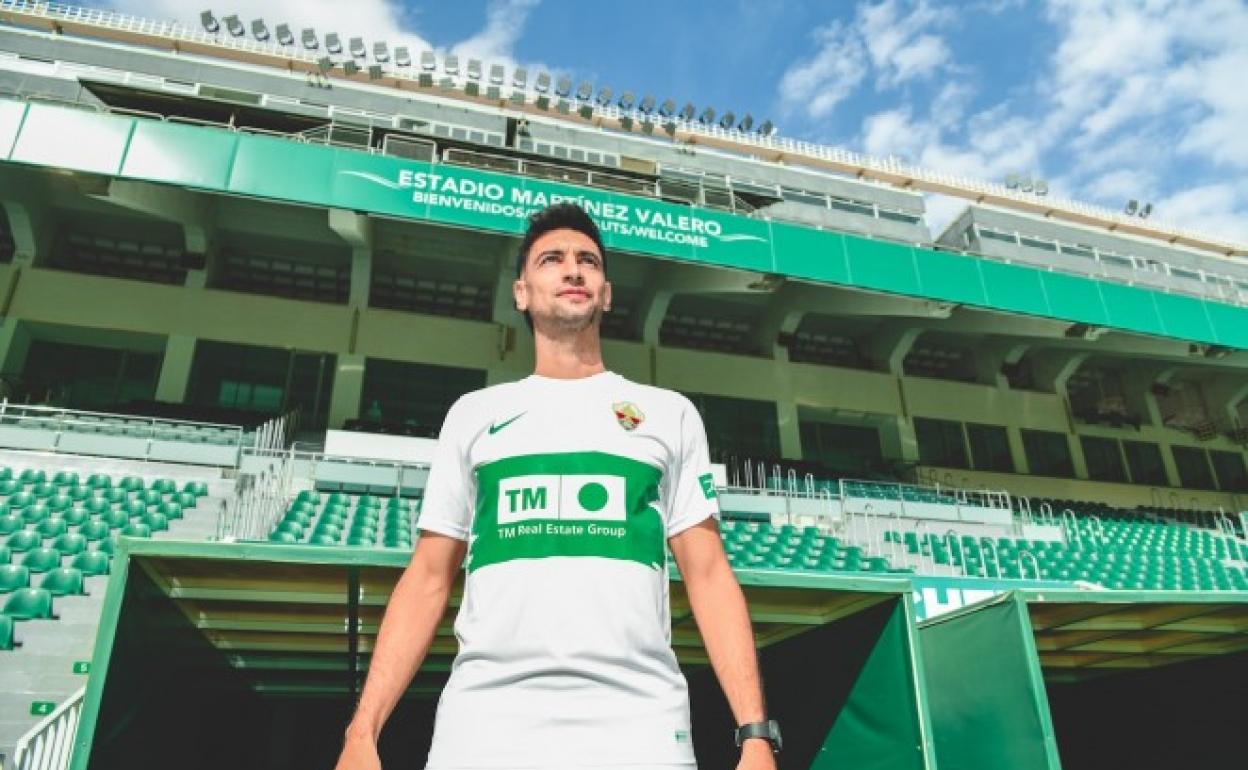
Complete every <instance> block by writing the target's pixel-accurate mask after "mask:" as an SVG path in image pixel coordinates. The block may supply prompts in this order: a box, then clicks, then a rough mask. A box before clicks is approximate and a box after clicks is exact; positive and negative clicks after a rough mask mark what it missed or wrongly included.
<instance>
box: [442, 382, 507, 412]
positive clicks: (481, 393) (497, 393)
mask: <svg viewBox="0 0 1248 770" xmlns="http://www.w3.org/2000/svg"><path fill="white" fill-rule="evenodd" d="M515 387H516V383H515V382H500V383H498V384H496V385H487V386H486V387H484V388H478V389H477V390H470V391H468V392H467V393H464V394H463V395H461V396H460V397H459V398H457V399H455V401H454V403H452V404H451V409H450V411H451V413H454V414H456V415H463V416H469V415H475V414H479V413H480V412H481V411H482V410H488V409H489V408H491V407H493V406H494V405H496V404H498V403H499V399H500V398H505V397H507V396H508V395H509V393H510V392H512V391H513V390H514V388H515Z"/></svg>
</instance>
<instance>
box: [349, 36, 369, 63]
mask: <svg viewBox="0 0 1248 770" xmlns="http://www.w3.org/2000/svg"><path fill="white" fill-rule="evenodd" d="M348 46H349V48H350V51H351V56H352V57H353V58H356V59H363V58H366V57H367V56H368V49H367V48H365V47H364V38H362V37H353V38H351V41H350V42H349V43H348Z"/></svg>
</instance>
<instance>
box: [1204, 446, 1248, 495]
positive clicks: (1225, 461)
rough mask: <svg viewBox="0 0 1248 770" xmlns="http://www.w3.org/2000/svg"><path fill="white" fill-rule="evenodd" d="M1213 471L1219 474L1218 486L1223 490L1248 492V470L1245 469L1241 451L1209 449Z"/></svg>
mask: <svg viewBox="0 0 1248 770" xmlns="http://www.w3.org/2000/svg"><path fill="white" fill-rule="evenodd" d="M1209 459H1210V460H1211V461H1212V462H1213V471H1214V473H1216V474H1217V476H1218V487H1219V488H1220V489H1221V490H1222V491H1223V492H1248V472H1245V471H1244V456H1243V455H1242V454H1240V453H1239V452H1219V451H1217V450H1216V449H1210V450H1209Z"/></svg>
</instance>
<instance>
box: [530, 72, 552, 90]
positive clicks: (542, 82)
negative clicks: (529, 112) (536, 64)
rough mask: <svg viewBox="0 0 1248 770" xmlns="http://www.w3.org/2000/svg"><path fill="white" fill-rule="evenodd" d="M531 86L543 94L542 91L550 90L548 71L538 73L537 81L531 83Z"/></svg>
mask: <svg viewBox="0 0 1248 770" xmlns="http://www.w3.org/2000/svg"><path fill="white" fill-rule="evenodd" d="M533 88H535V89H536V90H537V92H538V93H539V94H544V93H547V92H549V91H550V73H549V72H541V73H538V76H537V82H536V83H534V84H533Z"/></svg>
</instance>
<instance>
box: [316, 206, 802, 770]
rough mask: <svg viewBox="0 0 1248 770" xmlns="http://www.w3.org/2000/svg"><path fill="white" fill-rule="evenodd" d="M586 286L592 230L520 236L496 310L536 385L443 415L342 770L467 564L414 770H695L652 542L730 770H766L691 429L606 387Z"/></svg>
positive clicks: (594, 246)
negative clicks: (688, 626) (706, 676)
mask: <svg viewBox="0 0 1248 770" xmlns="http://www.w3.org/2000/svg"><path fill="white" fill-rule="evenodd" d="M605 267H606V261H605V254H604V250H603V246H602V239H601V236H600V235H599V232H598V228H597V227H596V226H595V225H594V223H593V221H592V220H591V219H590V218H589V216H588V215H586V214H585V212H584V211H582V210H581V209H580V208H579V207H577V206H575V205H572V204H557V205H554V206H551V207H549V208H547V209H545V210H543V211H541V212H538V213H537V214H534V215H533V216H532V217H531V218H530V220H529V230H528V233H527V234H526V236H525V238H524V241H523V243H522V246H521V249H520V253H519V255H518V258H517V278H516V280H515V283H514V284H513V286H512V291H513V294H514V296H515V302H516V307H517V308H519V309H520V310H521V311H523V312H526V313H527V314H528V318H529V323H530V324H531V326H532V328H533V333H534V343H535V350H536V367H535V372H534V373H533V374H532V375H530V376H528V377H526V378H524V379H523V380H520V381H519V382H513V383H507V384H503V385H495V386H493V387H489V388H485V389H484V390H479V391H476V392H473V393H468V394H466V395H464V396H463V397H461V398H460V399H459V400H458V401H456V402H455V404H454V405H453V406H452V407H451V409H450V411H449V412H448V413H447V416H446V420H445V422H444V424H443V427H442V431H441V434H440V435H439V439H438V446H437V449H436V450H435V453H434V460H433V465H432V468H431V471H430V475H429V480H428V483H427V486H426V490H425V497H424V502H423V504H422V506H421V514H420V518H419V520H418V522H417V526H418V527H419V528H420V529H421V530H422V535H421V538H420V540H419V542H418V544H417V547H416V551H415V553H414V555H413V556H412V561H411V564H410V565H409V566H408V568H407V569H406V571H405V572H404V574H403V576H402V578H401V579H400V580H399V582H398V584H397V585H396V586H395V590H394V593H393V595H392V596H391V599H390V603H389V606H388V608H387V610H386V615H385V619H384V620H383V622H382V625H381V629H380V631H379V633H378V638H377V645H376V648H375V650H374V652H373V657H372V662H371V665H370V666H369V673H368V679H367V681H366V682H365V685H364V689H363V692H362V694H361V697H360V702H359V706H358V708H357V711H356V714H355V717H354V718H353V720H352V721H351V724H350V726H349V727H348V728H347V733H346V741H345V745H344V748H343V751H342V756H341V758H340V760H339V763H338V767H339V769H340V770H357V769H362V768H370V769H371V768H378V767H380V765H379V762H378V758H377V749H376V741H377V737H378V735H379V734H380V732H381V728H382V725H383V724H384V722H385V720H386V719H387V718H388V717H389V715H390V713H391V711H392V710H393V709H394V706H395V704H396V702H397V701H398V699H399V697H400V695H401V694H402V693H403V691H404V689H405V688H406V687H407V685H408V684H409V683H410V681H411V679H412V676H413V675H414V674H415V672H416V670H417V668H418V667H419V665H420V662H421V660H422V659H423V658H424V656H425V653H426V652H427V651H428V649H429V645H430V643H431V641H432V638H433V635H434V632H435V629H436V627H437V623H438V620H439V618H440V617H441V615H442V612H443V610H444V608H445V605H446V602H447V598H448V595H449V593H450V589H451V585H452V583H453V582H454V578H455V575H456V572H457V570H458V569H459V567H460V566H461V565H463V564H464V557H465V553H467V556H468V559H467V564H466V565H465V568H466V569H467V578H466V582H465V589H464V598H463V603H462V605H461V606H460V609H459V614H458V616H457V617H456V620H455V633H456V637H457V638H458V640H459V653H458V655H457V656H456V658H455V662H454V664H453V665H452V669H451V675H450V678H449V679H448V681H447V684H446V687H445V689H444V690H443V693H442V697H441V699H440V700H439V701H438V710H437V717H436V719H435V725H434V735H433V745H432V748H431V749H430V752H429V760H428V765H427V770H466V769H467V768H474V769H475V768H498V770H520V768H534V769H536V768H542V769H543V770H545V769H547V768H549V769H551V770H555V769H556V768H557V769H560V770H563V769H567V770H571V769H572V768H576V769H577V770H581V769H588V768H596V767H602V768H611V769H612V770H675V769H676V768H680V769H681V770H691V769H692V768H694V767H695V763H694V755H693V745H692V736H691V730H690V720H689V699H688V692H687V686H686V682H685V678H684V676H683V674H682V673H681V672H680V669H679V667H678V665H677V662H676V657H675V655H674V653H673V651H672V648H671V621H670V615H669V613H670V609H669V601H668V574H667V558H666V551H665V549H664V543H665V542H666V543H668V544H670V546H671V551H672V554H673V555H674V556H675V558H676V563H677V566H678V567H679V569H680V574H681V576H682V579H683V580H684V582H685V585H686V589H687V591H688V594H689V599H690V603H691V605H692V609H693V612H694V617H695V619H696V621H697V624H698V628H699V629H700V631H701V633H702V636H703V638H704V640H705V643H706V649H707V653H708V655H709V657H710V659H711V664H712V666H713V668H714V671H715V673H716V676H717V677H718V679H719V682H720V684H721V686H722V688H723V690H724V692H725V694H726V696H727V698H728V702H729V705H730V706H731V708H732V712H733V715H734V717H735V719H736V721H737V724H738V725H739V726H746V727H745V730H744V732H742V731H741V730H739V731H738V734H737V743H738V744H739V745H741V747H742V748H741V759H740V763H739V764H738V766H737V767H738V768H739V770H774V768H775V759H774V756H773V744H774V745H776V746H777V747H778V744H779V734H778V728H777V726H776V725H775V723H774V722H768V721H767V719H766V716H765V713H764V706H763V696H762V689H761V685H760V681H759V675H758V666H757V659H756V652H755V649H754V638H753V635H752V632H751V629H750V621H749V615H748V613H747V611H746V605H745V599H744V596H743V594H742V592H741V589H740V586H739V585H738V584H737V582H736V578H735V576H734V575H733V573H732V570H731V568H730V567H729V565H728V561H727V559H726V557H725V555H724V551H723V546H722V543H721V541H720V537H719V528H718V524H717V519H718V514H719V510H718V501H717V500H716V497H715V489H714V485H713V483H712V481H711V475H710V463H709V459H708V453H707V446H706V432H705V429H704V427H703V424H702V420H701V418H700V416H699V415H698V412H697V411H696V409H694V407H693V405H692V404H691V403H690V402H689V400H688V399H686V398H685V397H683V396H681V395H679V394H677V393H674V392H672V391H667V390H662V389H659V388H654V387H650V386H646V385H638V384H635V383H632V382H629V381H628V380H626V379H624V378H623V377H621V376H619V375H617V374H615V373H613V372H610V371H607V370H606V369H605V368H604V366H603V362H602V351H601V347H600V341H599V335H598V330H599V325H600V322H601V319H602V313H603V312H604V311H607V310H609V309H610V306H611V284H610V283H609V282H608V281H607V280H606V273H605ZM750 736H755V737H750ZM724 740H732V736H731V735H728V734H725V735H724ZM708 770H720V769H719V768H711V769H708Z"/></svg>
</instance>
